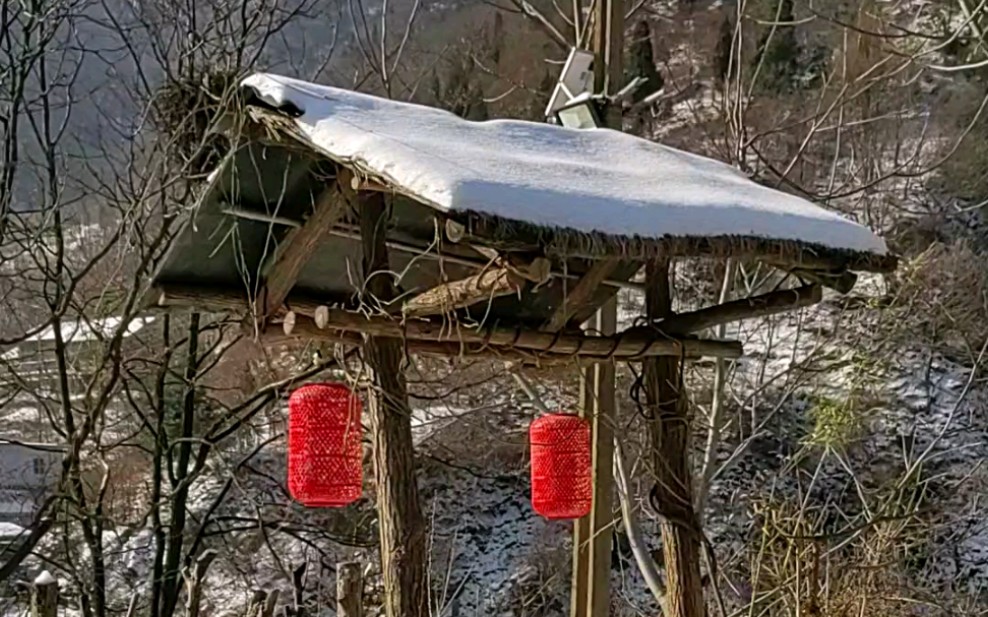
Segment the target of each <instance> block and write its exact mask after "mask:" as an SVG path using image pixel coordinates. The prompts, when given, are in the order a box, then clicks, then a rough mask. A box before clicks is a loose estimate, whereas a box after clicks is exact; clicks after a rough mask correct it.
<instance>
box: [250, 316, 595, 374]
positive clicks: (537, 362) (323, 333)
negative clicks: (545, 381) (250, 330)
mask: <svg viewBox="0 0 988 617" xmlns="http://www.w3.org/2000/svg"><path fill="white" fill-rule="evenodd" d="M262 334H263V336H262V342H263V343H265V344H267V345H279V344H285V343H302V342H305V341H311V340H318V341H325V342H327V343H335V344H339V345H346V346H350V347H357V346H360V345H362V344H363V337H362V336H361V335H360V334H359V333H357V332H353V331H350V330H339V329H335V328H332V327H330V328H320V327H318V326H317V325H316V324H315V320H313V319H311V318H309V317H306V316H304V315H298V314H293V318H292V324H291V326H290V327H289V326H287V321H286V322H282V323H281V324H280V325H279V324H269V325H267V326H266V327H265V329H264V330H263V331H262ZM402 347H403V348H404V349H405V350H406V351H408V352H410V353H416V354H422V355H426V356H435V357H443V358H471V359H474V358H477V359H480V358H483V359H488V360H499V361H502V362H512V363H518V364H523V365H528V366H541V367H545V366H557V365H569V366H573V365H577V366H583V365H593V364H597V363H601V362H606V363H611V362H613V361H612V360H610V359H607V358H604V357H593V356H573V355H567V354H557V353H542V352H537V351H532V350H526V349H518V348H514V347H505V346H503V345H490V344H484V343H463V342H459V341H422V340H415V339H406V340H404V341H402Z"/></svg>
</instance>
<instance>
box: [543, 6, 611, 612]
mask: <svg viewBox="0 0 988 617" xmlns="http://www.w3.org/2000/svg"><path fill="white" fill-rule="evenodd" d="M593 17H594V40H593V50H594V54H595V56H596V58H595V61H594V92H595V93H597V94H608V93H611V94H613V93H615V92H617V91H618V90H619V89H620V88H621V86H622V85H623V84H622V83H621V80H623V79H624V68H623V66H622V61H621V60H622V54H623V53H624V3H623V2H621V1H620V0H597V2H596V3H595V4H594V15H593ZM611 107H615V106H611ZM605 125H606V126H608V127H609V128H612V129H616V130H619V131H620V130H621V110H620V108H612V109H608V110H607V116H606V118H605ZM616 266H617V264H616V263H614V264H609V263H607V262H598V263H597V264H594V266H593V267H592V268H591V272H589V273H587V275H585V276H584V279H586V285H582V284H583V283H584V281H580V283H577V289H576V290H574V291H580V293H581V294H582V293H585V294H588V297H589V294H592V293H593V291H594V288H595V287H596V285H594V283H596V281H595V280H594V279H596V278H597V277H600V278H601V280H602V279H603V278H605V277H606V276H607V275H608V274H609V273H610V272H611V271H613V269H614V267H616ZM580 287H585V289H582V290H581V289H580ZM567 310H568V309H566V308H564V309H563V311H564V313H565V312H566V311H567ZM563 318H564V315H561V314H559V313H557V315H554V316H553V322H554V324H558V323H559V321H562V319H563ZM569 318H572V315H570V316H569ZM567 321H568V319H567ZM564 325H565V323H564ZM593 325H594V326H595V327H596V328H597V329H598V330H600V331H601V332H602V333H603V334H613V333H614V332H615V330H616V328H617V299H616V298H611V300H610V301H608V302H607V303H606V304H605V305H604V306H602V307H601V309H600V311H599V312H598V313H597V316H596V323H595V324H593ZM560 327H562V326H560ZM614 378H615V373H614V365H613V364H612V363H606V364H598V365H595V366H594V367H591V368H590V369H587V370H585V371H584V373H583V383H584V384H585V385H584V391H585V396H584V398H583V405H584V408H583V413H584V414H589V415H590V416H591V418H592V427H593V432H592V439H593V474H594V505H593V510H592V512H591V515H590V516H589V517H588V518H589V519H590V520H589V521H587V522H585V523H583V524H582V525H577V526H575V527H574V530H573V542H574V545H576V546H577V548H576V549H574V552H573V588H572V590H571V592H570V593H571V594H572V599H571V602H570V616H571V617H607V615H608V614H609V613H610V595H611V594H610V589H611V540H612V537H613V533H612V528H613V522H614V521H613V513H612V510H611V508H612V503H613V491H614V476H613V472H612V465H613V457H614V446H613V431H612V427H613V425H614V420H615V418H616V415H617V414H616V411H617V410H616V409H615V397H614ZM584 543H588V550H586V551H583V550H580V547H581V546H582V545H583V544H584Z"/></svg>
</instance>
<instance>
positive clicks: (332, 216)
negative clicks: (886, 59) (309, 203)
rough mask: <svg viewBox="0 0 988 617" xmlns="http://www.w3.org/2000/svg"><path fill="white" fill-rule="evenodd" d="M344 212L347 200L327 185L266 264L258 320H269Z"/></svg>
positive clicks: (336, 187) (335, 185)
mask: <svg viewBox="0 0 988 617" xmlns="http://www.w3.org/2000/svg"><path fill="white" fill-rule="evenodd" d="M345 212H346V201H345V199H343V195H342V193H341V192H340V188H339V186H338V185H337V184H335V183H334V184H333V185H332V186H330V187H327V188H326V189H325V190H323V192H322V193H321V194H320V195H319V197H318V198H317V199H316V203H315V204H314V205H313V211H312V214H311V215H310V216H309V218H308V219H307V220H306V221H305V223H303V224H302V226H301V227H298V228H295V229H291V230H290V231H289V232H288V233H287V234H286V235H285V238H284V240H282V241H281V243H280V244H279V246H278V249H277V250H276V251H275V254H274V256H273V258H272V259H271V260H270V261H269V262H268V263H267V264H265V267H264V271H263V273H262V274H263V278H264V287H263V288H262V290H261V292H260V294H258V298H259V300H260V303H261V305H260V310H259V311H258V317H259V319H260V320H262V321H263V320H266V319H268V318H269V317H270V316H271V315H272V314H273V313H274V311H277V310H279V309H280V308H281V306H282V304H284V302H285V298H287V297H288V294H289V292H290V291H291V290H292V288H293V287H295V281H296V280H298V275H299V273H300V272H301V271H302V268H303V267H305V264H306V263H308V261H309V259H310V258H311V257H312V255H313V254H314V253H315V251H316V248H318V247H319V244H320V243H321V242H322V241H323V239H324V238H325V237H326V234H327V233H329V230H331V229H332V228H333V225H335V224H336V223H337V222H339V220H340V219H342V218H343V215H344V213H345Z"/></svg>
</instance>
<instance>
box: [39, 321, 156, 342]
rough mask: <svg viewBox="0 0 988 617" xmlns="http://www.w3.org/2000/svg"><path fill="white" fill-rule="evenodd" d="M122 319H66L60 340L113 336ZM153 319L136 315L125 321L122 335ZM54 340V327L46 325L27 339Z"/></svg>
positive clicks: (128, 333)
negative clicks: (136, 316) (124, 330)
mask: <svg viewBox="0 0 988 617" xmlns="http://www.w3.org/2000/svg"><path fill="white" fill-rule="evenodd" d="M122 321H123V319H122V318H121V317H103V318H97V319H67V320H64V321H62V323H61V330H62V340H64V341H65V342H66V343H85V342H87V341H95V340H99V339H103V338H107V337H110V336H113V333H114V332H115V331H116V329H117V328H119V327H120V324H121V323H122ZM153 321H154V317H138V318H135V319H132V320H130V321H129V322H128V323H127V330H126V332H124V337H128V336H130V335H132V334H136V333H137V332H139V331H141V330H142V329H144V327H145V326H147V325H148V324H150V323H151V322H153ZM53 340H55V327H54V326H48V327H47V328H45V329H44V330H42V331H41V332H39V333H37V334H35V335H34V336H32V337H30V338H28V339H27V341H53Z"/></svg>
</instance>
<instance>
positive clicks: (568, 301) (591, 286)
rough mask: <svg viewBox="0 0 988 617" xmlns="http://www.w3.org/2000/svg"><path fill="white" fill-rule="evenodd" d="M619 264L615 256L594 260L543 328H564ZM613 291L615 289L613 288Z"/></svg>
mask: <svg viewBox="0 0 988 617" xmlns="http://www.w3.org/2000/svg"><path fill="white" fill-rule="evenodd" d="M620 264H621V260H619V259H616V258H612V259H602V260H599V261H596V262H594V264H593V265H592V266H590V269H589V270H587V272H586V274H584V275H583V276H582V277H581V278H580V280H579V281H577V283H576V285H574V286H573V288H572V289H570V290H569V291H568V293H567V294H566V296H565V297H564V298H563V303H562V304H561V305H560V306H558V307H557V308H556V311H555V312H554V313H553V314H552V317H550V318H549V321H547V322H546V324H545V326H544V328H543V329H545V330H548V331H550V332H558V331H559V330H562V329H563V328H565V327H566V324H568V323H569V322H570V321H571V320H572V319H573V317H575V316H576V314H577V313H578V312H580V311H581V310H583V309H585V308H587V305H588V304H589V303H590V299H591V298H592V297H593V295H594V292H596V291H597V289H598V287H600V285H602V284H603V282H604V279H606V278H607V277H608V276H610V275H611V274H612V273H613V272H614V270H615V269H617V267H618V266H619V265H620ZM613 291H617V290H616V289H613Z"/></svg>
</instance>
